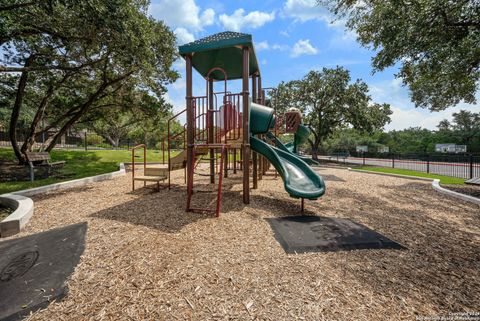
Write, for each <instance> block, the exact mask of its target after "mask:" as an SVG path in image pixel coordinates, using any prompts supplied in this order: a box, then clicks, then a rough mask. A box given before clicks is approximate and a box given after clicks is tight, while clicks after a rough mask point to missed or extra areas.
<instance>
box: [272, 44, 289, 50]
mask: <svg viewBox="0 0 480 321" xmlns="http://www.w3.org/2000/svg"><path fill="white" fill-rule="evenodd" d="M272 49H273V50H279V51H285V50H288V49H290V47H288V46H287V45H279V44H278V43H275V44H273V45H272Z"/></svg>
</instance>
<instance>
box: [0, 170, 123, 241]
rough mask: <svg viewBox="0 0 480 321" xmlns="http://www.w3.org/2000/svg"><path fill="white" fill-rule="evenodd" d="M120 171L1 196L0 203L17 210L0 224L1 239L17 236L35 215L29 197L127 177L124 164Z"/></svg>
mask: <svg viewBox="0 0 480 321" xmlns="http://www.w3.org/2000/svg"><path fill="white" fill-rule="evenodd" d="M119 167H120V168H119V170H118V171H115V172H111V173H106V174H100V175H96V176H90V177H84V178H79V179H75V180H72V181H66V182H61V183H56V184H50V185H45V186H40V187H35V188H30V189H24V190H21V191H16V192H12V193H7V194H2V195H0V201H2V203H4V204H5V205H7V206H9V207H12V208H15V211H14V212H13V213H12V214H10V215H9V216H7V218H5V219H4V220H3V221H1V222H0V237H8V236H12V235H15V234H17V233H19V232H20V230H22V229H23V228H24V227H25V225H26V224H27V222H28V221H29V220H30V218H31V217H32V215H33V212H34V204H33V200H32V199H31V198H29V197H28V196H33V195H38V194H42V193H47V192H52V191H57V190H63V189H67V188H71V187H78V186H84V185H87V184H89V183H93V182H100V181H105V180H108V179H112V178H115V177H117V176H123V175H126V171H125V165H124V163H120V166H119Z"/></svg>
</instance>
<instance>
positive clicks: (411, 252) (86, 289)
mask: <svg viewBox="0 0 480 321" xmlns="http://www.w3.org/2000/svg"><path fill="white" fill-rule="evenodd" d="M320 173H321V174H324V175H326V176H327V175H334V176H336V177H338V178H339V179H340V180H327V183H328V189H327V193H326V194H325V196H324V197H323V198H321V199H320V200H318V201H308V202H306V213H307V214H312V215H322V216H327V217H341V218H348V219H351V220H353V221H355V222H358V223H361V224H364V225H366V226H368V227H369V228H371V229H373V230H375V231H377V232H379V233H382V234H383V235H385V236H387V237H388V238H391V239H393V240H395V241H397V242H399V243H400V244H402V245H403V246H405V247H406V248H407V250H361V251H352V252H335V253H308V254H302V255H287V254H285V252H284V250H283V249H282V247H281V246H280V244H278V243H277V241H276V240H275V238H274V237H273V231H272V230H271V229H270V226H269V224H268V223H267V222H266V221H265V220H264V218H266V217H280V216H286V215H293V214H296V213H299V210H300V208H299V206H300V202H299V201H298V200H295V199H291V198H289V197H287V194H286V192H285V191H284V189H283V184H282V183H281V182H280V178H277V179H275V178H274V174H273V172H269V173H267V175H266V176H264V179H263V180H262V181H259V189H258V190H252V191H251V204H250V205H248V206H246V205H244V204H243V203H242V198H241V197H239V194H240V193H241V191H242V177H241V176H240V175H241V174H239V175H233V174H231V175H230V177H229V178H228V179H227V180H226V181H225V184H224V191H225V192H224V195H223V205H222V207H223V209H222V215H221V217H220V218H214V217H212V216H211V215H202V214H196V213H186V212H185V208H184V207H185V186H184V185H182V186H174V187H173V189H172V190H170V191H168V190H162V191H161V192H160V193H154V192H152V191H151V190H150V189H148V190H147V189H143V188H139V189H138V190H136V191H135V192H130V184H129V181H130V179H131V178H130V177H129V176H126V177H123V178H118V179H115V180H111V181H105V182H101V183H95V184H92V185H90V186H88V187H86V188H79V189H72V190H69V191H66V192H61V193H55V194H52V195H45V196H42V197H36V198H35V206H36V208H35V215H34V216H33V218H32V220H31V221H30V223H29V224H28V226H27V229H26V230H25V231H24V232H23V233H22V234H20V235H21V236H23V235H28V234H31V233H34V232H39V231H45V230H48V229H51V228H54V227H59V226H64V225H68V224H73V223H78V222H83V221H86V222H88V230H87V239H86V249H85V252H84V255H83V256H82V259H81V261H80V263H79V265H78V266H77V268H76V271H75V272H74V274H73V275H72V278H71V280H70V281H69V295H68V297H67V298H65V299H64V301H62V302H60V303H54V304H51V305H50V306H49V307H48V308H47V309H46V310H43V311H40V312H37V313H35V314H34V315H33V316H31V317H30V318H28V320H80V319H82V320H84V319H96V320H124V319H132V320H141V319H149V320H150V319H155V320H189V319H192V320H193V319H195V320H212V319H213V320H215V319H221V320H226V319H235V320H250V319H251V320H253V319H258V320H292V319H300V318H305V319H306V320H323V319H328V320H405V319H408V320H413V319H415V316H437V315H446V314H448V313H449V312H455V311H478V309H479V305H478V304H479V303H478V293H479V292H480V269H479V268H478V267H479V266H478V262H479V261H480V253H479V252H478V248H479V247H480V216H479V215H478V212H479V207H478V206H476V205H472V204H468V203H463V202H462V201H459V200H458V199H450V198H448V197H445V196H444V195H442V194H437V193H436V192H435V191H434V190H433V189H432V188H431V187H430V184H429V183H428V182H421V181H415V180H408V179H401V178H393V177H387V176H377V175H368V174H362V173H354V172H348V171H346V170H341V169H322V170H320ZM180 174H181V173H179V172H174V173H173V176H174V177H175V176H177V175H180ZM175 180H176V181H177V182H182V183H183V178H180V177H176V178H175V179H174V180H173V183H175ZM342 180H343V181H342ZM202 197H203V196H202ZM204 197H205V199H204V200H205V202H207V201H208V200H212V199H213V198H212V195H210V194H208V193H205V196H204ZM197 199H198V198H197Z"/></svg>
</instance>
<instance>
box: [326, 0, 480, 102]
mask: <svg viewBox="0 0 480 321" xmlns="http://www.w3.org/2000/svg"><path fill="white" fill-rule="evenodd" d="M319 3H320V4H323V5H326V6H327V7H328V8H330V9H331V11H332V12H333V13H334V14H336V15H337V17H338V18H339V19H346V20H347V27H348V28H350V29H351V30H353V31H355V32H356V33H357V36H358V38H357V39H358V41H359V42H360V43H361V44H362V45H364V46H366V47H368V48H371V49H373V50H374V51H375V56H374V57H373V60H372V64H373V67H374V71H381V70H384V69H385V68H387V67H391V66H394V65H396V64H397V63H398V64H400V72H399V73H398V75H397V76H398V77H400V78H401V79H402V80H403V83H404V84H405V85H407V86H408V87H409V88H410V91H411V95H410V96H411V99H412V101H413V102H414V103H415V105H416V106H417V107H422V108H428V109H430V110H432V111H438V110H443V109H446V108H447V107H450V106H454V105H456V104H458V103H459V102H461V101H464V102H466V103H475V102H476V97H475V95H476V94H477V91H478V88H479V80H480V70H479V66H480V46H479V44H480V2H478V1H476V0H456V1H444V0H413V1H396V0H384V1H377V0H319Z"/></svg>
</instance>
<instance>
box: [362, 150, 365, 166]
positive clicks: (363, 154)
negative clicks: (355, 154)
mask: <svg viewBox="0 0 480 321" xmlns="http://www.w3.org/2000/svg"><path fill="white" fill-rule="evenodd" d="M362 156H363V166H365V153H363V152H362Z"/></svg>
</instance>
